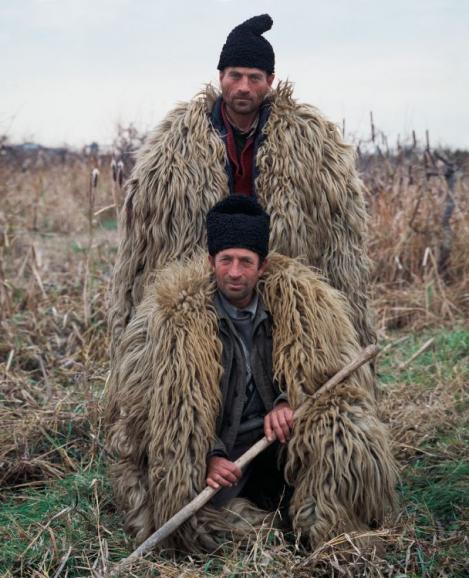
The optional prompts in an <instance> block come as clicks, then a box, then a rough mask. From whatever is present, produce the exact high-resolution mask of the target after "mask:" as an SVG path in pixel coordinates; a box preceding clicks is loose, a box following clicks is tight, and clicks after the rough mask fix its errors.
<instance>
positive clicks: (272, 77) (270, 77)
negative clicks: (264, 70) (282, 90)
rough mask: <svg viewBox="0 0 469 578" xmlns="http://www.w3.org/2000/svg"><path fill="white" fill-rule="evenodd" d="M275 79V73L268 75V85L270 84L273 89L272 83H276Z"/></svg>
mask: <svg viewBox="0 0 469 578" xmlns="http://www.w3.org/2000/svg"><path fill="white" fill-rule="evenodd" d="M274 78H275V74H273V73H272V74H268V75H267V84H268V85H269V86H270V87H272V83H273V81H274Z"/></svg>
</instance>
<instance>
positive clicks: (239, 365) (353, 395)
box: [105, 195, 395, 552]
mask: <svg viewBox="0 0 469 578" xmlns="http://www.w3.org/2000/svg"><path fill="white" fill-rule="evenodd" d="M207 238H208V247H209V255H210V256H209V262H208V263H207V257H206V256H205V255H201V256H200V257H199V258H195V259H193V260H191V261H190V262H186V263H174V264H172V265H170V266H168V267H167V268H166V269H164V270H161V271H158V273H157V276H156V281H155V282H154V283H153V284H152V285H149V286H148V288H147V291H146V295H145V298H144V299H143V301H142V303H141V304H140V305H139V307H138V309H137V311H136V314H135V316H134V317H133V318H132V320H131V322H130V323H129V325H128V327H127V328H126V330H125V333H124V335H123V338H122V341H121V342H120V344H119V349H118V352H117V355H116V356H115V359H114V366H113V367H112V368H111V380H110V387H109V390H108V394H107V407H106V416H105V420H106V427H107V442H108V443H107V445H108V450H109V451H110V452H111V453H112V454H113V455H114V456H115V460H114V462H113V464H112V466H111V476H112V481H113V486H114V493H115V498H116V501H117V502H118V505H119V507H120V509H121V511H122V512H123V514H124V518H125V525H126V528H127V530H128V531H129V532H130V533H132V534H133V535H134V536H135V537H136V539H137V541H139V542H141V541H143V540H144V539H145V538H147V537H148V536H149V535H150V534H151V533H152V532H153V531H154V530H155V529H157V528H158V527H160V526H161V525H162V524H163V523H164V522H165V521H167V520H168V519H169V518H170V517H171V516H172V515H174V514H175V513H176V512H177V511H178V510H179V509H180V508H182V507H183V506H184V505H185V504H187V503H188V502H189V501H190V500H192V499H193V498H194V497H195V496H196V495H197V494H198V493H199V492H200V491H201V490H202V489H203V488H204V487H205V485H206V484H209V485H210V486H212V487H214V488H220V492H219V493H218V494H217V495H216V496H215V498H214V499H213V500H212V502H211V503H210V504H208V505H207V506H205V507H204V508H203V509H202V510H200V511H199V512H197V513H196V514H195V515H194V516H193V517H192V518H191V519H190V520H188V521H187V522H186V523H185V524H184V525H183V526H182V527H181V528H180V529H179V530H177V531H176V532H175V534H174V535H173V537H172V538H171V539H169V540H168V541H167V543H166V544H165V546H166V547H168V546H172V547H175V548H178V549H183V550H185V551H189V552H194V551H198V550H212V549H214V548H216V547H217V545H218V544H220V543H222V542H224V541H226V540H227V539H231V538H235V539H247V538H249V536H250V535H251V534H252V533H253V532H255V531H256V529H257V528H258V527H259V526H260V525H261V523H262V521H263V520H265V519H266V517H267V518H268V517H269V515H271V514H272V512H274V511H275V510H276V509H277V508H278V507H280V511H281V512H283V518H284V520H283V522H284V523H288V525H289V526H290V527H291V528H292V529H293V531H294V532H295V534H296V535H297V536H301V537H302V539H303V540H304V541H305V542H306V543H307V544H309V545H310V547H311V548H313V547H315V546H317V545H318V544H319V543H321V542H322V541H324V540H327V539H329V538H331V537H333V536H335V535H337V534H339V533H341V532H351V531H362V530H367V529H369V528H370V527H375V526H376V525H379V524H381V523H382V521H383V518H384V514H385V511H386V509H387V507H388V506H390V505H391V504H392V502H393V499H394V483H395V475H394V463H393V459H392V456H391V453H390V449H389V445H388V440H387V434H386V431H385V429H384V427H383V425H382V424H381V422H380V421H379V420H378V418H377V416H376V407H375V402H374V398H373V393H372V392H373V377H372V374H371V372H370V370H369V368H367V367H362V368H360V369H359V370H357V371H356V372H355V373H354V374H353V375H351V376H350V377H349V378H347V379H346V380H345V381H344V382H342V383H341V384H340V385H339V386H337V387H336V388H334V389H333V390H332V391H329V392H325V393H324V394H322V395H321V396H320V397H319V399H317V400H315V401H313V399H312V395H313V394H314V393H315V392H316V391H317V389H318V388H319V387H321V385H322V384H323V383H325V381H327V379H328V378H330V377H331V376H332V375H333V374H335V373H336V372H337V371H338V370H339V369H341V368H342V367H343V366H344V365H346V364H347V363H349V362H350V361H351V360H352V359H353V358H354V357H356V355H357V353H358V351H359V345H358V339H357V335H356V333H355V330H354V329H353V326H352V323H351V321H350V310H349V306H348V304H347V301H346V300H345V298H343V297H342V295H341V294H340V293H338V292H337V291H336V290H334V289H332V288H331V287H330V286H328V285H327V284H326V283H325V282H324V281H322V280H321V279H320V278H319V277H318V276H317V274H316V273H315V272H314V271H313V270H312V269H311V268H309V267H307V266H305V265H303V264H302V263H301V262H300V261H298V260H296V259H292V258H289V257H285V256H282V255H278V254H274V253H272V254H270V255H269V257H268V260H267V253H268V242H269V216H268V215H267V214H266V213H265V211H264V210H263V209H262V208H261V207H260V205H258V204H257V202H256V201H255V200H253V199H251V198H248V197H245V196H240V195H232V196H230V197H228V198H226V199H225V200H223V201H221V202H219V203H218V204H217V205H215V206H214V207H213V208H212V209H211V210H210V212H209V214H208V216H207ZM300 406H301V411H300V413H299V415H297V417H296V419H295V423H293V412H294V411H295V410H296V409H297V408H299V407H300ZM264 433H265V434H266V435H267V437H268V438H270V439H276V440H277V441H276V443H275V444H273V445H272V446H271V447H270V448H269V450H267V452H266V453H265V454H263V455H261V456H259V457H258V458H257V459H256V460H255V462H253V463H252V464H251V465H250V466H249V467H248V468H247V469H246V471H244V472H241V471H239V469H238V468H237V467H236V465H235V464H234V461H235V460H236V459H237V457H239V455H241V454H242V453H243V452H244V451H245V450H246V449H248V447H250V446H251V445H252V444H253V443H254V442H256V441H257V440H258V439H259V438H261V437H262V436H263V435H264ZM280 447H283V448H285V451H284V452H279V449H280ZM279 454H280V455H279Z"/></svg>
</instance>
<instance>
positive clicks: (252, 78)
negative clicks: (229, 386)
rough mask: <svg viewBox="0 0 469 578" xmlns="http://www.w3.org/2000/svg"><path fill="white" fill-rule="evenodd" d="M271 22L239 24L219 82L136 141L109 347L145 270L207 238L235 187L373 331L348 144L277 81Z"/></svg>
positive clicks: (186, 254) (359, 204) (364, 338)
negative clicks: (218, 207)
mask: <svg viewBox="0 0 469 578" xmlns="http://www.w3.org/2000/svg"><path fill="white" fill-rule="evenodd" d="M271 26H272V19H271V18H270V16H269V15H267V14H264V15H261V16H256V17H253V18H251V19H249V20H247V21H246V22H243V23H242V24H240V25H239V26H237V27H236V28H234V29H233V30H232V32H231V33H230V34H229V35H228V38H227V40H226V43H225V44H224V46H223V48H222V51H221V54H220V57H219V61H218V69H219V80H220V91H221V92H218V91H216V90H215V89H214V88H213V87H211V86H208V87H207V88H206V89H205V90H203V91H202V92H201V93H200V94H199V95H198V96H196V97H195V98H194V99H193V100H191V101H190V102H187V103H183V104H180V105H178V106H177V107H176V108H175V109H174V110H173V111H171V112H170V113H169V114H168V115H167V116H166V118H165V119H164V121H163V122H162V123H161V124H160V125H159V127H158V128H157V129H156V130H155V131H154V132H153V133H152V134H150V136H149V138H148V140H147V142H146V144H145V145H144V146H143V147H142V149H141V150H140V151H139V152H138V155H137V162H136V165H135V167H134V170H133V172H132V175H131V178H130V181H129V184H128V192H127V196H126V200H125V205H124V208H123V212H122V220H123V221H122V229H121V230H122V231H123V238H122V241H121V245H120V248H119V254H118V257H117V262H116V267H115V271H114V277H113V284H112V297H111V310H110V328H111V337H112V352H113V357H114V355H115V353H116V348H117V347H118V346H119V343H120V340H121V337H122V333H123V331H124V330H125V327H126V326H127V324H128V323H129V322H130V320H131V319H132V317H133V315H134V313H135V310H136V308H137V306H138V304H139V303H140V301H141V299H142V297H143V291H144V287H145V286H146V285H147V284H148V281H149V279H150V278H152V277H153V276H154V274H155V272H156V273H157V271H158V270H159V269H161V268H162V267H164V266H165V265H167V264H168V263H169V262H172V261H174V260H182V259H184V258H190V257H191V256H193V255H194V253H195V252H196V251H197V250H198V248H200V247H203V246H204V245H205V242H206V234H205V217H206V215H207V213H208V211H209V209H210V208H211V207H212V206H213V205H215V203H217V202H218V201H220V200H221V199H223V198H225V197H226V196H228V195H230V194H233V193H241V194H245V195H248V196H253V197H256V198H257V200H258V202H259V203H260V204H261V205H262V206H263V208H264V209H265V210H266V211H267V212H268V213H269V214H270V216H271V236H270V242H271V249H273V250H275V251H277V252H279V253H281V254H284V255H287V256H291V257H301V258H302V259H304V260H305V262H306V263H307V264H309V265H311V266H313V267H315V268H317V269H318V270H319V271H320V272H321V274H322V275H323V276H324V277H325V278H327V279H328V281H329V282H330V283H331V285H332V286H333V287H335V288H336V289H339V290H340V291H342V292H343V293H344V294H345V295H346V297H347V298H348V301H349V303H350V307H351V309H352V317H353V325H354V327H355V329H356V331H357V333H358V335H359V339H360V342H361V344H362V345H366V344H369V343H370V342H373V341H374V339H375V334H374V331H373V328H372V325H371V322H370V316H369V312H368V305H367V292H368V258H367V256H366V211H365V207H364V201H363V195H362V183H361V181H360V180H359V178H358V176H357V173H356V170H355V168H354V155H353V152H352V149H351V148H350V147H348V146H346V145H345V144H344V143H343V142H342V139H341V137H340V134H339V131H338V130H337V127H336V126H335V125H334V124H333V123H331V122H329V121H327V120H326V119H325V118H324V117H323V116H322V115H321V114H320V113H319V112H318V111H317V110H316V109H315V108H314V107H312V106H309V105H306V104H301V103H298V102H297V101H296V100H295V99H294V98H293V88H292V85H291V84H289V83H279V84H278V86H277V88H272V85H273V80H274V70H275V57H274V51H273V48H272V46H271V45H270V43H269V42H268V40H267V39H266V38H264V36H263V33H264V32H266V31H268V30H269V29H270V28H271Z"/></svg>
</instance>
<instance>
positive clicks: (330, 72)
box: [0, 0, 469, 148]
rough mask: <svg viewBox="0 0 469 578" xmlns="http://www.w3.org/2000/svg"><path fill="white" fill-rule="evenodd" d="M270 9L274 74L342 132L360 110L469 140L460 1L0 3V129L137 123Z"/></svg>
mask: <svg viewBox="0 0 469 578" xmlns="http://www.w3.org/2000/svg"><path fill="white" fill-rule="evenodd" d="M263 12H268V13H269V14H270V15H271V16H272V18H273V20H274V25H273V28H272V30H271V31H269V32H267V33H266V35H265V36H266V38H268V40H269V41H270V42H271V44H272V45H273V47H274V50H275V55H276V73H277V77H278V78H279V79H283V80H284V79H290V80H291V81H293V82H294V84H295V96H296V97H297V98H298V99H300V100H304V101H307V102H310V103H312V104H314V105H316V106H318V107H319V108H320V109H321V110H322V111H323V112H324V113H325V114H326V115H327V116H328V117H329V118H331V119H332V120H333V121H335V122H337V123H339V124H342V119H343V118H345V119H346V129H347V133H349V136H351V134H354V135H356V137H367V136H368V134H369V111H370V110H373V112H374V117H375V122H376V124H377V125H378V126H379V127H380V128H382V129H383V130H384V131H385V132H386V133H387V134H388V135H389V137H390V138H391V139H392V140H394V139H395V138H396V136H397V135H398V134H400V135H401V137H404V136H406V135H409V134H410V132H411V131H412V129H415V130H416V132H417V135H418V136H419V137H421V138H423V137H424V132H425V129H427V128H428V129H429V130H430V135H431V140H432V144H438V143H440V144H444V145H450V146H457V147H464V148H469V114H468V108H469V0H350V1H346V0H328V1H327V0H320V1H318V0H0V55H1V56H0V73H1V79H2V86H1V89H0V134H6V135H7V136H8V137H9V138H10V140H13V141H22V140H34V141H37V142H41V143H44V144H47V145H61V144H64V143H67V144H70V145H83V144H86V143H90V142H92V141H94V140H96V141H98V142H101V143H110V142H111V141H112V138H113V136H114V135H115V132H116V125H117V123H119V122H120V123H122V124H124V125H128V124H129V123H134V124H135V125H136V126H137V127H138V128H139V129H141V130H147V129H149V128H151V127H152V126H153V125H154V124H156V123H157V122H158V121H160V120H161V119H162V118H163V116H164V114H165V112H167V111H168V110H169V109H170V108H171V107H172V106H173V105H174V103H175V102H177V101H181V100H187V99H190V98H191V97H192V96H193V95H194V94H195V93H196V92H198V90H199V89H200V88H201V87H202V85H203V84H204V83H206V82H209V81H212V82H215V83H216V82H217V71H216V66H217V63H218V57H219V53H220V50H221V47H222V45H223V43H224V42H225V39H226V36H227V34H228V33H229V32H230V30H231V29H232V28H233V27H234V26H236V25H237V24H239V23H241V22H242V21H244V20H246V19H247V18H249V17H251V16H254V15H256V14H261V13H263Z"/></svg>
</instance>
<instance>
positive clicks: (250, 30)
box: [218, 14, 275, 74]
mask: <svg viewBox="0 0 469 578" xmlns="http://www.w3.org/2000/svg"><path fill="white" fill-rule="evenodd" d="M272 24H273V20H272V18H271V17H270V16H269V15H268V14H261V15H260V16H254V17H253V18H250V19H249V20H246V22H243V23H242V24H240V25H239V26H236V28H233V30H232V31H231V32H230V33H229V34H228V38H227V39H226V42H225V44H224V46H223V48H222V51H221V54H220V60H219V61H218V70H223V69H224V68H226V67H227V66H243V67H246V68H259V69H260V70H265V71H266V72H267V73H268V74H272V73H273V72H274V70H275V54H274V49H273V48H272V46H271V44H270V42H268V41H267V40H266V39H265V38H264V37H263V36H261V34H263V33H264V32H267V30H270V29H271V28H272Z"/></svg>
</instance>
